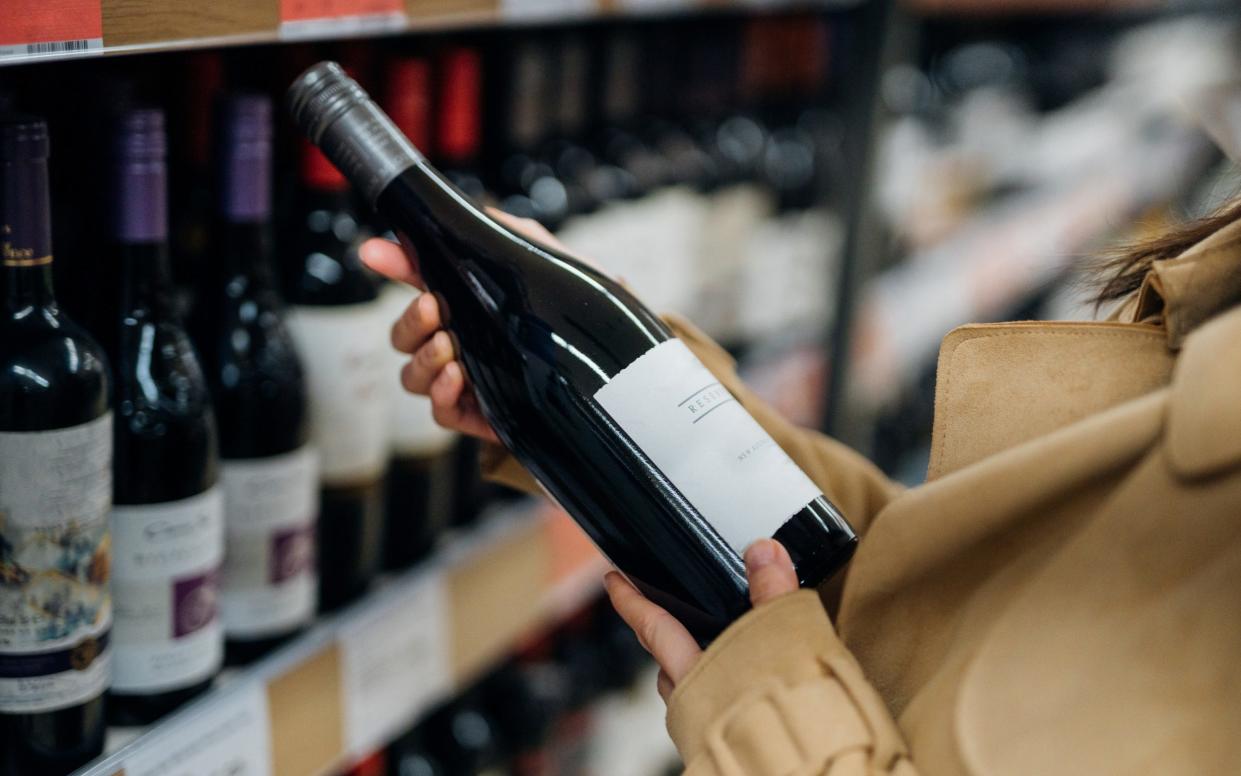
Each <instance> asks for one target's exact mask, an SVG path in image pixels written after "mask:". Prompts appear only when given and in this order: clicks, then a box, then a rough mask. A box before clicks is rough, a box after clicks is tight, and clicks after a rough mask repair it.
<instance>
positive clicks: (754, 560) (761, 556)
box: [745, 539, 797, 606]
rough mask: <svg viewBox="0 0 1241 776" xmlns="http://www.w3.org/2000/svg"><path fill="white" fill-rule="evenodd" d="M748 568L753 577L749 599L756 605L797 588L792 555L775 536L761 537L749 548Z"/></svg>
mask: <svg viewBox="0 0 1241 776" xmlns="http://www.w3.org/2000/svg"><path fill="white" fill-rule="evenodd" d="M745 570H746V576H748V577H749V578H750V603H752V604H754V605H755V606H758V605H760V604H765V603H767V602H768V601H770V600H772V599H774V598H779V597H780V596H782V595H785V594H786V593H792V592H793V591H794V590H796V589H797V571H796V570H794V568H793V559H792V558H790V557H789V553H788V550H786V549H784V545H782V544H780V542H777V541H776V540H774V539H759V540H758V541H756V542H754V543H753V544H751V545H750V546H749V547H748V548H747V549H746V551H745Z"/></svg>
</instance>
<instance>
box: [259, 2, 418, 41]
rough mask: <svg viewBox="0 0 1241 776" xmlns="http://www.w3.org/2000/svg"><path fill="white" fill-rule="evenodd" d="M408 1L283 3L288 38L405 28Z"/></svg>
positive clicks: (283, 33)
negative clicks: (406, 3)
mask: <svg viewBox="0 0 1241 776" xmlns="http://www.w3.org/2000/svg"><path fill="white" fill-rule="evenodd" d="M405 23H406V18H405V3H404V0H280V35H281V37H285V38H305V37H321V36H324V35H332V36H337V35H353V34H361V33H366V32H374V31H382V30H390V29H399V28H401V27H404V26H405Z"/></svg>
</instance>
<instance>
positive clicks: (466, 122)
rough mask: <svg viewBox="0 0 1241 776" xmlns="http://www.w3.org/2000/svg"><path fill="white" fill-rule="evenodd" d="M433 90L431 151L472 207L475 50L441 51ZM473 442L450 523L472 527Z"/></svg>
mask: <svg viewBox="0 0 1241 776" xmlns="http://www.w3.org/2000/svg"><path fill="white" fill-rule="evenodd" d="M437 64H438V67H439V75H440V78H439V84H438V87H439V88H438V89H437V90H436V110H435V111H434V115H435V116H436V118H437V120H436V123H435V131H434V133H433V138H432V141H433V144H434V147H435V153H436V156H437V158H438V159H439V162H440V164H441V165H442V166H443V170H444V175H445V176H446V177H447V178H448V179H449V180H450V181H452V183H453V184H454V185H455V186H456V187H457V188H458V189H460V190H461V191H462V192H464V193H465V194H466V196H468V197H469V198H470V199H471V200H472V201H474V202H475V203H478V202H482V201H483V200H484V199H485V198H486V197H487V190H486V188H485V187H484V185H483V176H482V172H481V169H480V168H481V167H482V164H483V160H482V158H481V157H482V149H481V146H482V133H483V122H482V94H483V62H482V56H481V55H480V54H479V52H478V50H477V49H475V48H473V47H470V46H454V47H452V48H449V49H447V50H445V51H443V52H441V53H440V55H439V57H438V60H437ZM478 455H479V444H478V440H476V439H474V438H473V437H470V436H465V435H462V436H460V437H458V438H457V443H456V446H455V449H454V451H453V460H454V463H453V472H452V480H453V495H452V518H451V523H452V525H453V526H455V527H458V528H464V527H468V526H470V525H472V524H473V523H474V522H475V521H476V520H477V519H478V516H479V515H480V514H481V513H482V511H483V509H484V508H485V507H486V505H487V500H488V495H489V493H490V490H491V489H490V488H488V486H487V484H486V483H484V482H483V480H482V475H481V473H480V472H479V468H478Z"/></svg>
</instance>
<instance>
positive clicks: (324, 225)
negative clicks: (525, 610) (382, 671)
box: [285, 145, 393, 610]
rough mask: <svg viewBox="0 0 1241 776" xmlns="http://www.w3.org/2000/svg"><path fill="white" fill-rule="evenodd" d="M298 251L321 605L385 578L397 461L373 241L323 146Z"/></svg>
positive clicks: (295, 273) (307, 151)
mask: <svg viewBox="0 0 1241 776" xmlns="http://www.w3.org/2000/svg"><path fill="white" fill-rule="evenodd" d="M301 197H302V207H301V218H300V219H299V220H298V222H297V223H296V228H297V230H298V232H297V234H295V235H293V239H295V240H296V244H297V245H298V246H299V247H298V249H297V250H296V252H295V253H294V254H293V256H294V259H295V265H294V266H292V267H290V268H289V269H290V270H291V271H290V272H289V275H288V277H287V278H286V286H285V287H286V298H287V300H288V301H289V303H290V310H289V314H288V325H289V330H290V331H291V332H292V333H293V340H294V342H295V343H296V344H297V347H298V351H299V352H300V354H301V357H302V363H303V365H304V367H305V370H306V380H307V385H308V386H309V389H310V429H311V439H312V441H313V442H314V445H315V448H316V449H317V450H318V451H319V477H320V489H319V536H318V553H319V556H318V557H319V607H320V609H323V610H331V609H336V608H339V607H340V606H343V605H344V604H346V603H349V602H350V601H352V600H354V599H356V598H357V597H358V596H360V595H362V594H363V593H364V592H365V591H366V589H367V587H368V586H369V585H370V583H371V580H372V579H373V578H374V576H375V575H376V574H377V573H378V571H379V568H380V562H381V554H382V544H383V503H384V502H383V498H384V469H385V467H386V465H387V460H388V433H387V428H386V426H385V424H386V422H387V416H388V413H387V408H386V404H387V402H386V399H387V394H386V391H385V390H384V385H383V381H384V379H385V378H387V379H393V378H392V376H391V375H389V374H386V370H385V366H386V365H387V364H388V363H389V362H388V361H387V359H386V358H385V355H386V353H385V349H386V348H387V347H388V336H387V331H388V325H389V323H388V322H387V321H385V320H384V317H383V308H382V306H381V305H380V302H379V281H378V280H377V279H376V278H375V277H374V276H373V275H371V274H370V273H369V272H367V270H366V268H365V267H363V266H362V262H361V261H360V260H359V259H358V255H357V246H358V244H359V243H360V242H361V240H362V238H363V237H364V236H365V233H364V230H363V228H362V226H361V224H360V222H359V220H358V218H357V216H356V214H355V213H354V211H353V207H352V203H351V201H350V196H349V188H348V184H347V183H346V182H345V179H344V178H343V177H342V176H341V175H340V173H339V172H337V171H336V169H335V168H334V167H332V165H331V163H330V162H328V161H327V159H325V158H324V157H323V155H322V154H321V153H320V152H319V150H318V149H316V148H314V147H313V146H310V145H306V147H305V148H304V149H303V156H302V191H301Z"/></svg>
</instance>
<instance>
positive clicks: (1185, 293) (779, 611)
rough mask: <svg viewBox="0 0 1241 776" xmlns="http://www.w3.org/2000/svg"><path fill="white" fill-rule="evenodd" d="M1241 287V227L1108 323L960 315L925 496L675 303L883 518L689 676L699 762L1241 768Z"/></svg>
mask: <svg viewBox="0 0 1241 776" xmlns="http://www.w3.org/2000/svg"><path fill="white" fill-rule="evenodd" d="M1239 303H1241V223H1237V224H1233V225H1232V226H1230V227H1227V228H1225V229H1223V230H1221V231H1220V232H1217V233H1216V234H1215V235H1213V236H1211V237H1210V238H1208V239H1207V240H1205V241H1204V242H1203V243H1201V244H1199V245H1198V246H1196V247H1194V248H1193V249H1191V250H1189V251H1187V252H1186V253H1185V254H1183V255H1182V256H1181V257H1178V258H1176V259H1172V260H1167V261H1162V262H1159V263H1157V265H1156V267H1155V269H1154V271H1153V272H1152V273H1151V275H1150V276H1149V277H1148V278H1147V281H1146V283H1145V285H1144V286H1143V288H1142V290H1141V291H1140V292H1139V293H1138V294H1136V295H1135V296H1134V298H1133V299H1131V300H1129V302H1128V303H1127V304H1126V305H1124V307H1123V308H1122V309H1121V311H1120V312H1119V313H1118V314H1117V315H1115V316H1113V319H1112V320H1109V321H1100V322H1091V323H1062V322H1051V323H1010V324H995V325H974V326H965V327H963V328H960V329H957V330H955V331H953V332H952V333H950V334H949V335H948V336H947V337H946V338H945V340H944V343H943V346H942V349H941V351H940V356H939V370H938V384H937V386H936V406H935V424H934V434H933V442H932V455H931V463H930V470H929V472H928V478H927V482H926V483H925V484H924V485H921V486H919V487H917V488H913V489H910V490H905V491H902V490H901V489H900V488H898V487H897V486H895V485H894V484H892V483H891V482H889V481H888V480H887V479H886V478H885V477H884V476H883V475H882V474H881V473H880V472H879V471H878V470H876V469H875V468H874V467H873V466H871V465H870V464H869V463H868V462H867V461H865V460H864V459H862V458H861V457H859V456H858V455H857V454H855V453H853V452H852V451H850V450H848V449H846V448H844V447H843V446H842V445H840V444H838V443H836V442H834V441H832V440H830V439H827V438H825V437H823V436H821V435H819V434H816V433H813V432H810V431H806V430H803V429H799V428H796V427H794V426H792V425H791V424H789V423H788V422H787V421H785V420H783V419H782V418H781V417H779V416H778V415H777V414H776V413H775V412H774V411H773V410H772V409H771V408H770V407H768V406H766V405H764V404H763V403H762V402H760V401H759V400H758V399H756V398H755V396H754V395H753V394H752V393H751V392H750V391H748V390H747V389H746V388H745V386H744V385H742V384H741V383H740V382H739V381H738V379H737V377H736V375H735V373H734V371H733V364H732V361H731V360H730V359H729V357H728V356H727V354H726V353H725V352H724V351H723V350H721V349H720V348H719V347H718V346H717V345H715V344H714V343H713V342H711V341H710V340H709V339H707V338H706V337H705V336H704V335H702V334H701V333H700V332H698V331H697V330H696V329H694V328H693V327H692V326H690V325H689V324H688V323H686V322H684V321H680V320H677V319H672V320H671V323H672V324H673V326H674V328H675V330H676V332H677V334H678V336H680V337H681V338H683V339H684V340H685V341H686V342H687V343H688V344H689V345H690V347H691V348H692V349H693V350H694V351H695V352H696V353H697V354H698V356H699V357H700V358H701V359H702V360H703V362H704V363H705V364H706V365H707V366H708V367H709V368H711V369H712V371H714V372H715V373H716V375H717V376H719V377H720V378H721V380H722V381H723V382H724V383H725V385H727V386H728V387H729V388H730V389H731V390H732V391H733V393H734V394H736V395H737V397H738V398H739V399H740V400H741V401H742V403H743V404H744V405H745V406H746V407H747V408H748V409H749V410H750V412H751V413H752V414H753V415H754V416H755V417H756V418H757V419H758V420H759V422H760V423H762V424H763V425H764V426H765V427H766V428H767V430H768V431H769V432H770V433H771V434H772V436H773V437H774V438H775V439H776V441H777V442H779V443H780V444H781V446H782V447H784V449H785V450H787V451H788V453H789V454H790V455H791V456H792V457H793V458H794V459H795V460H796V461H797V462H798V463H799V464H800V465H801V466H802V468H803V469H805V471H806V472H807V473H808V474H809V475H810V476H811V478H813V479H814V480H815V481H816V482H817V483H818V484H819V485H820V487H822V489H823V491H824V493H825V494H826V495H827V496H828V497H829V498H830V499H831V500H832V501H833V502H835V503H836V504H837V505H838V506H839V507H840V508H841V509H842V510H843V511H844V513H845V514H846V515H847V516H848V517H849V519H850V520H851V521H852V523H853V525H854V526H855V527H856V528H857V530H858V532H859V533H860V534H861V535H862V539H861V543H860V545H859V548H858V551H857V554H856V556H855V557H854V559H853V561H852V563H851V565H850V566H849V568H848V570H847V572H845V574H844V575H843V590H841V589H840V582H839V580H836V581H834V582H833V583H831V584H829V586H828V587H827V588H825V589H824V590H821V591H819V593H820V594H821V596H822V602H821V599H820V596H819V595H816V594H815V592H814V591H801V592H798V593H795V594H792V595H789V596H786V597H784V598H781V599H779V600H777V601H775V602H773V603H771V604H768V605H765V606H762V607H759V608H758V609H756V610H754V611H752V612H750V613H749V614H747V615H746V616H745V617H743V618H741V619H740V620H739V621H737V622H736V623H734V624H733V625H732V626H731V627H730V628H729V629H728V630H726V631H725V632H724V633H723V634H722V635H721V636H720V637H719V638H718V639H717V640H716V641H715V642H714V643H713V644H712V645H711V646H710V648H709V649H708V650H707V651H706V653H705V654H704V655H703V657H702V659H701V660H700V661H699V662H698V664H697V665H696V666H695V668H694V669H693V670H692V671H691V673H690V674H689V675H688V676H687V677H686V678H685V679H684V680H683V681H682V682H681V683H680V684H679V685H678V686H677V688H676V690H675V692H674V693H673V694H672V696H671V698H670V701H669V705H668V729H669V731H670V733H671V735H672V737H673V739H674V741H675V742H676V745H677V747H678V748H679V750H680V752H681V754H682V756H683V758H684V761H685V763H686V766H687V771H686V772H687V774H689V776H714V775H716V774H718V775H719V776H776V774H831V775H832V776H845V775H846V774H858V775H861V774H900V775H906V774H924V775H926V776H941V775H942V776H947V775H948V774H995V775H997V776H1023V775H1025V774H1029V775H1031V776H1035V775H1037V776H1045V775H1046V776H1055V775H1065V774H1163V775H1165V776H1176V775H1178V774H1187V775H1188V774H1195V775H1199V774H1235V773H1241V306H1239ZM486 465H487V466H488V467H489V468H490V469H491V470H492V474H493V475H495V476H496V477H497V478H498V479H502V480H507V481H509V482H512V483H518V484H522V479H523V474H524V473H521V472H520V471H519V470H518V468H517V467H516V465H515V464H514V463H512V461H511V460H508V461H505V460H501V459H499V458H498V457H493V460H491V461H490V462H486ZM524 484H527V485H528V484H529V482H528V480H526V481H525V482H524ZM823 602H826V609H825V606H824V603H823ZM837 607H838V613H837V614H836V615H835V616H834V617H833V618H831V619H829V617H828V615H827V613H826V611H827V610H832V611H833V612H836V611H837ZM832 620H834V622H833V621H832Z"/></svg>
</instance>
